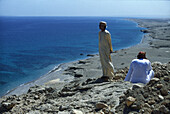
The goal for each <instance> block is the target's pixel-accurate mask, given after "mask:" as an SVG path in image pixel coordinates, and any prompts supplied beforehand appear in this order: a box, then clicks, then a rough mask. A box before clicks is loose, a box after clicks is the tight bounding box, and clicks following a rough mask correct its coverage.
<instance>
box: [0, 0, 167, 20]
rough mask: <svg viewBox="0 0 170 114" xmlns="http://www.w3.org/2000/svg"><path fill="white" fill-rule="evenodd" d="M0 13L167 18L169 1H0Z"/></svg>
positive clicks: (9, 14)
mask: <svg viewBox="0 0 170 114" xmlns="http://www.w3.org/2000/svg"><path fill="white" fill-rule="evenodd" d="M0 16H121V17H122V16H124V17H125V16H129V17H170V0H0Z"/></svg>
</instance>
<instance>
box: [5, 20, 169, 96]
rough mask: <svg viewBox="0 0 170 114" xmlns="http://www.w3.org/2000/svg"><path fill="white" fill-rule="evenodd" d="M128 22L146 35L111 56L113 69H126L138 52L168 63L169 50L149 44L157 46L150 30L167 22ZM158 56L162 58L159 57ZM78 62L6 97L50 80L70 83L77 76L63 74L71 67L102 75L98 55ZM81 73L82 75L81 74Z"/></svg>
mask: <svg viewBox="0 0 170 114" xmlns="http://www.w3.org/2000/svg"><path fill="white" fill-rule="evenodd" d="M128 20H130V21H134V22H136V23H138V25H139V26H140V27H145V28H147V29H145V30H143V31H142V32H145V33H147V34H145V35H144V36H143V38H142V40H141V43H140V44H137V45H135V46H132V47H129V48H126V49H121V50H118V51H116V52H115V53H113V54H112V61H113V64H114V67H115V69H116V70H117V69H120V68H125V67H128V66H129V65H130V62H131V60H132V59H134V58H135V57H136V54H137V53H138V52H139V51H146V53H147V57H148V58H149V60H150V61H151V62H154V61H160V62H162V63H166V62H168V61H170V59H169V58H170V57H169V55H168V53H169V51H170V50H169V48H165V47H164V46H162V45H164V43H162V45H160V48H159V49H158V46H156V47H154V45H151V42H152V44H154V43H155V44H157V41H156V40H155V39H154V38H153V36H152V35H151V34H152V32H153V31H152V29H153V28H154V27H157V26H160V27H162V24H163V27H164V26H167V25H168V23H167V20H162V21H161V20H160V21H158V20H154V19H152V20H150V19H128ZM150 21H152V24H150V23H149V22H150ZM160 24H161V25H160ZM166 24H167V25H166ZM157 28H158V27H157ZM150 29H151V30H150ZM155 31H156V30H155ZM165 42H166V41H165ZM162 47H164V48H162ZM163 52H166V53H163ZM160 55H161V56H163V57H161V56H160ZM80 61H84V63H88V62H89V63H90V65H91V64H93V65H91V66H90V65H87V66H85V67H84V66H83V65H84V63H83V62H81V63H80V64H79V62H80ZM80 61H74V62H70V63H65V64H61V65H59V67H60V68H61V70H60V71H58V72H56V69H53V70H51V71H50V73H47V74H46V75H44V76H42V77H40V78H39V79H37V80H35V81H32V82H29V83H26V84H24V85H22V86H19V87H17V88H15V89H13V90H12V91H10V92H9V93H8V94H7V95H13V94H17V95H20V94H23V93H27V91H28V89H29V87H31V86H34V85H44V84H45V83H47V82H49V81H50V80H55V79H59V81H58V82H60V83H62V84H65V83H68V82H70V81H72V80H73V79H74V77H75V75H77V74H74V73H73V72H72V71H71V70H69V71H67V72H66V73H64V72H65V71H64V70H66V69H67V68H69V67H73V66H74V67H80V68H81V67H84V68H83V69H86V70H87V71H88V69H89V71H90V69H93V70H95V71H96V72H97V73H96V74H95V75H94V71H91V72H90V73H89V74H93V75H94V76H93V77H96V76H98V77H100V76H101V75H102V74H101V69H100V67H101V66H100V61H99V57H98V55H95V56H94V57H90V58H88V59H84V60H80ZM96 66H98V68H95V67H96ZM82 72H83V73H84V74H81V73H82ZM85 72H86V71H81V69H79V70H78V74H79V76H80V77H81V75H89V74H88V73H85ZM77 76H78V75H77ZM83 77H84V76H83ZM21 90H22V91H21Z"/></svg>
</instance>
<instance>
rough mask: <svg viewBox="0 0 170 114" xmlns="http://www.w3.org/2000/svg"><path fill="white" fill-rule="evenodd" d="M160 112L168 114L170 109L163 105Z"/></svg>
mask: <svg viewBox="0 0 170 114" xmlns="http://www.w3.org/2000/svg"><path fill="white" fill-rule="evenodd" d="M159 110H160V112H162V113H164V114H168V113H170V111H169V109H167V108H166V107H165V106H164V105H162V106H161V107H160V108H159Z"/></svg>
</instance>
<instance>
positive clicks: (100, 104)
mask: <svg viewBox="0 0 170 114" xmlns="http://www.w3.org/2000/svg"><path fill="white" fill-rule="evenodd" d="M108 107H109V106H108V105H107V104H105V103H97V104H96V109H103V108H108Z"/></svg>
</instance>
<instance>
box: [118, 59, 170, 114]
mask: <svg viewBox="0 0 170 114" xmlns="http://www.w3.org/2000/svg"><path fill="white" fill-rule="evenodd" d="M169 65H170V63H167V64H161V63H158V62H156V63H153V64H152V67H153V69H154V72H155V74H157V75H156V77H155V78H153V79H152V80H151V81H150V82H149V83H148V84H147V85H146V86H144V87H136V86H135V87H133V88H132V89H129V90H127V91H126V92H125V95H124V96H121V97H120V104H119V106H118V107H117V108H116V112H119V113H121V112H122V113H123V112H125V113H130V112H133V113H134V112H136V113H153V114H160V113H162V114H168V113H170V84H169V78H170V72H169V71H170V68H169V67H168V66H169ZM130 96H131V97H134V98H136V100H135V101H134V102H133V104H130V105H127V102H126V101H127V99H128V98H129V97H130Z"/></svg>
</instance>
